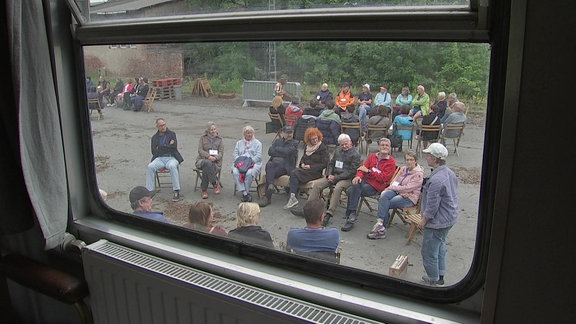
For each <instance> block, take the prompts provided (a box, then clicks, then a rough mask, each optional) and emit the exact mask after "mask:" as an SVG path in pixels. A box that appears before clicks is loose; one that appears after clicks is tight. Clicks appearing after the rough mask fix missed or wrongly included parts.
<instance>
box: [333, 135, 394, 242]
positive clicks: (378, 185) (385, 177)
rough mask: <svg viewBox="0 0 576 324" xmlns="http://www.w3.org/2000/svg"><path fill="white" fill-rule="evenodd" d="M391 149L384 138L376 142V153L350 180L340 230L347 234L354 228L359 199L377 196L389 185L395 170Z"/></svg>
mask: <svg viewBox="0 0 576 324" xmlns="http://www.w3.org/2000/svg"><path fill="white" fill-rule="evenodd" d="M391 150H392V147H391V146H390V140H389V139H388V138H386V137H384V138H381V139H380V140H379V141H378V152H377V153H372V154H370V155H368V157H367V158H366V161H364V164H363V165H361V166H360V167H359V168H358V171H357V172H356V176H355V177H354V178H353V179H352V185H351V186H350V187H348V190H347V191H346V194H347V196H348V203H347V205H346V223H345V224H344V226H342V227H341V230H342V231H344V232H347V231H349V230H351V229H352V227H354V223H356V220H357V219H358V215H357V214H356V210H357V209H358V204H359V203H360V198H361V197H364V196H374V195H376V194H379V193H380V192H381V191H382V190H384V189H385V188H386V187H388V185H389V184H390V180H391V179H392V175H393V174H394V171H395V170H396V161H395V160H394V157H392V155H391V154H390V152H391Z"/></svg>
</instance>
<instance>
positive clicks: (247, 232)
mask: <svg viewBox="0 0 576 324" xmlns="http://www.w3.org/2000/svg"><path fill="white" fill-rule="evenodd" d="M259 220H260V207H258V204H256V203H251V202H242V203H240V204H238V208H237V209H236V228H235V229H233V230H231V231H230V232H228V237H230V238H233V239H236V240H238V241H242V242H246V243H250V244H256V245H261V246H264V247H267V248H271V249H274V242H273V241H272V236H270V233H269V232H268V231H267V230H265V229H263V228H262V227H261V226H260V225H258V222H259Z"/></svg>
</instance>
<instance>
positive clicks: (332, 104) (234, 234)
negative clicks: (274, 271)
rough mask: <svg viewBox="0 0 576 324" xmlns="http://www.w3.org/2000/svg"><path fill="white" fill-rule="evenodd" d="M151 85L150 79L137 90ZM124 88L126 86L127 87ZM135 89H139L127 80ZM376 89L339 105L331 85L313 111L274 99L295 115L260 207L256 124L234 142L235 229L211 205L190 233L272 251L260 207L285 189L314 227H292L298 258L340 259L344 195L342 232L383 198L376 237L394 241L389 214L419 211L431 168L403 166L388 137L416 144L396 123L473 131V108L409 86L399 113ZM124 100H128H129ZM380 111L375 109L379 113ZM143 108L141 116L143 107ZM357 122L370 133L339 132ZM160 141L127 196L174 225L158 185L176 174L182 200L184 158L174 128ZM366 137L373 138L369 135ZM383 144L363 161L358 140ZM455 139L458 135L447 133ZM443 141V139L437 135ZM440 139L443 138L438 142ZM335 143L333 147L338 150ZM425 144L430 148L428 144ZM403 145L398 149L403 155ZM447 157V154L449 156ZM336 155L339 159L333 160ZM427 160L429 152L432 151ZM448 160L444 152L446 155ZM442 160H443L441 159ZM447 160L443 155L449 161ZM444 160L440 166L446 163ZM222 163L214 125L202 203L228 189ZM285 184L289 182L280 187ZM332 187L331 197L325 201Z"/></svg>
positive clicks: (205, 144) (270, 167)
mask: <svg viewBox="0 0 576 324" xmlns="http://www.w3.org/2000/svg"><path fill="white" fill-rule="evenodd" d="M140 81H142V82H144V83H145V82H146V80H145V79H142V80H139V82H140ZM119 82H120V80H119ZM128 85H131V81H128ZM128 89H129V87H124V88H123V89H120V88H119V87H118V88H117V89H116V87H115V89H114V93H116V92H117V93H116V96H118V97H119V96H120V95H121V94H122V93H125V92H127V91H130V90H128ZM369 91H370V86H369V85H368V84H365V85H363V92H362V94H360V95H359V96H358V100H357V103H356V105H355V104H354V100H355V98H354V96H353V95H352V94H351V92H350V86H349V84H347V83H344V84H343V85H342V88H341V89H340V91H339V92H338V93H337V95H336V98H335V99H332V93H331V92H330V91H329V90H328V88H327V85H326V84H324V85H323V86H322V89H321V90H320V91H319V92H318V93H317V94H316V96H315V98H313V99H312V100H311V102H310V107H308V108H305V109H302V108H300V107H299V106H298V102H297V101H296V100H293V101H292V102H291V103H290V104H289V105H288V106H287V107H284V106H283V99H282V98H281V97H280V96H276V97H275V98H274V100H273V102H272V106H271V107H270V111H271V112H272V111H274V112H276V113H280V114H281V115H282V116H283V118H288V117H289V116H295V117H296V119H295V122H293V123H287V122H286V123H281V125H280V126H281V130H280V136H278V137H277V138H275V139H274V141H273V142H272V144H271V145H270V147H269V148H268V151H267V152H268V159H267V162H266V163H265V165H264V174H263V175H264V176H263V178H264V179H265V180H264V182H263V183H261V184H260V185H261V186H262V188H263V191H262V196H261V199H260V201H259V202H258V203H253V202H252V200H253V199H252V196H251V194H250V188H251V187H252V183H253V182H256V183H258V181H259V179H260V176H261V175H260V173H261V171H262V167H263V165H262V164H263V160H264V158H263V156H262V155H263V146H262V143H261V142H260V141H259V140H258V139H256V137H255V134H254V133H255V131H254V128H253V127H252V126H249V125H247V126H244V127H243V129H242V138H241V139H240V140H238V141H237V142H236V144H235V147H234V149H233V153H232V160H233V165H232V166H231V174H232V177H233V180H234V190H235V193H236V192H238V193H240V195H241V198H240V200H241V203H239V204H238V208H237V213H236V221H237V227H236V228H235V229H233V230H230V231H227V230H226V229H224V228H222V227H219V226H214V225H213V224H212V223H213V219H214V211H213V206H212V203H208V202H205V201H204V200H203V201H199V202H196V203H194V204H193V205H192V206H191V207H190V211H189V224H188V225H187V227H189V228H190V229H194V230H198V231H201V232H205V233H211V234H216V235H222V236H228V237H231V238H234V239H237V240H240V241H243V242H245V243H249V244H256V245H260V246H264V247H268V248H274V242H273V239H272V237H271V235H270V233H269V232H268V231H266V230H265V229H263V228H262V227H261V226H260V225H259V217H260V212H261V209H260V208H264V207H266V206H269V205H270V204H271V203H272V196H273V194H274V192H275V191H279V188H278V187H284V188H283V189H284V190H286V192H287V193H288V197H287V198H288V200H287V202H286V203H285V205H284V207H283V208H284V209H289V210H290V211H291V212H292V213H293V214H295V215H299V216H303V217H304V219H305V221H306V226H305V227H303V228H291V229H290V230H289V231H288V235H287V238H286V249H287V250H288V251H292V252H295V253H308V252H330V253H333V252H336V251H337V248H338V244H339V241H340V234H339V231H338V230H337V229H336V228H334V227H328V225H329V224H330V222H331V220H332V219H334V215H335V214H336V209H337V207H338V206H339V205H340V202H341V198H342V193H343V192H345V195H346V198H347V201H346V206H345V207H344V216H345V219H346V220H345V222H344V223H343V224H342V226H341V227H340V230H341V231H344V232H347V231H350V230H352V229H353V227H354V225H355V223H356V222H357V220H358V217H359V213H358V211H359V209H360V205H361V203H362V202H361V200H362V199H363V197H374V198H376V199H378V210H377V220H376V222H375V224H374V226H373V227H372V229H370V230H369V231H368V234H367V237H368V238H369V239H381V238H385V237H386V226H388V220H389V218H390V214H389V213H390V210H391V209H394V208H403V207H410V206H415V205H417V204H419V201H420V196H421V190H422V186H423V183H424V171H423V168H422V167H421V166H420V165H418V161H417V154H416V153H415V152H413V151H410V150H408V151H406V152H405V153H404V158H405V165H404V166H401V167H400V166H397V163H396V160H395V159H394V157H393V156H392V149H393V147H392V143H391V140H390V138H389V136H390V135H392V134H397V135H399V136H401V137H402V139H403V140H407V139H408V138H411V137H412V134H411V133H409V132H411V131H410V130H407V129H396V128H395V126H396V125H411V124H412V123H414V122H416V120H418V119H421V123H422V124H423V125H445V124H453V123H465V122H466V115H465V114H464V110H465V105H464V104H463V103H462V102H460V101H458V99H457V97H456V95H455V94H453V93H452V94H450V95H448V96H446V94H445V93H444V92H440V93H439V94H438V97H437V100H436V101H435V102H434V104H432V105H430V103H429V96H428V94H426V93H425V90H424V87H423V86H421V85H420V86H418V94H417V95H415V96H414V97H412V96H411V95H410V94H409V89H408V88H407V87H404V88H402V94H400V95H398V97H397V98H396V100H395V103H396V105H397V106H399V107H394V108H393V107H391V103H392V98H391V96H390V94H389V93H388V92H387V87H386V86H381V87H380V92H379V93H378V94H377V95H376V97H375V98H374V100H372V96H371V95H369V93H370V92H369ZM123 101H124V102H126V98H124V100H123ZM131 102H132V104H133V105H134V107H137V106H138V105H139V99H137V98H134V100H131ZM373 105H374V107H373ZM135 109H137V108H135ZM346 122H355V123H359V124H360V125H362V128H361V129H358V132H359V133H348V132H345V131H344V130H343V129H341V127H340V125H341V124H342V123H346ZM370 125H377V126H384V129H386V130H391V132H388V131H383V130H378V131H373V132H368V133H366V128H367V126H370ZM156 128H157V131H156V133H155V134H154V135H153V136H152V139H151V153H152V158H151V161H150V163H149V164H148V168H147V172H146V184H145V187H143V186H138V187H135V188H134V189H133V190H132V191H131V192H130V195H129V200H130V204H131V207H132V209H133V211H134V212H133V213H134V214H135V215H138V216H140V217H145V218H149V219H152V220H156V221H161V222H168V221H167V219H166V217H165V216H164V215H163V214H162V213H161V212H155V211H152V198H153V197H154V195H155V194H156V192H157V191H156V189H155V186H156V177H157V173H158V172H161V171H165V172H169V173H170V177H171V180H172V189H173V197H172V201H175V202H176V201H179V200H180V199H181V195H180V182H179V165H180V164H181V163H182V162H183V158H182V155H181V154H180V153H179V151H178V143H177V138H176V133H175V132H174V131H172V130H170V129H168V127H167V123H166V121H165V119H163V118H158V119H156ZM364 133H366V134H364ZM363 135H365V137H366V140H367V141H368V140H370V141H374V142H375V143H377V144H378V150H377V151H376V152H373V153H368V152H367V156H366V158H365V159H364V160H363V159H362V152H359V150H358V147H356V146H355V144H356V143H357V141H358V138H359V137H360V136H363ZM418 135H419V136H422V138H423V139H424V140H425V141H427V140H430V139H431V138H432V137H429V135H428V134H426V133H424V132H423V133H422V134H418ZM446 135H447V137H450V136H449V135H451V134H446ZM433 137H435V136H433ZM435 138H436V137H435ZM299 141H303V143H304V148H303V152H302V155H301V158H300V159H299V160H298V155H299V154H298V144H299ZM330 145H335V146H336V147H335V148H334V150H333V151H330V150H329V147H328V146H330ZM425 146H426V145H425ZM401 148H402V147H401V144H400V147H399V149H398V151H401ZM444 150H445V148H444ZM331 152H332V153H331ZM424 152H426V153H427V151H426V150H424ZM442 152H443V151H442ZM442 154H444V153H442ZM444 155H445V154H444ZM444 155H442V156H441V159H442V158H443V159H445V156H444ZM223 156H224V144H223V140H222V137H220V136H219V134H218V130H217V127H216V124H215V123H214V122H210V123H209V124H208V127H207V128H206V129H205V131H204V134H203V135H202V136H201V137H200V139H199V143H198V155H197V158H196V161H195V165H194V166H195V168H196V170H197V171H198V175H199V177H200V178H201V184H200V187H201V198H202V199H207V198H208V186H209V185H212V188H213V193H214V194H215V195H218V194H219V193H220V191H221V187H220V179H219V178H220V172H221V170H222V167H223V165H222V161H223ZM281 177H287V178H288V180H287V181H285V182H284V183H282V184H279V183H278V179H280V178H281ZM326 189H329V192H328V194H327V196H326V192H325V191H326ZM300 193H305V194H306V195H307V197H306V199H307V201H306V203H305V204H304V207H303V208H296V207H297V206H298V205H299V197H300Z"/></svg>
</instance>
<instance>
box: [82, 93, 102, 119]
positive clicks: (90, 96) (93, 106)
mask: <svg viewBox="0 0 576 324" xmlns="http://www.w3.org/2000/svg"><path fill="white" fill-rule="evenodd" d="M86 97H87V98H88V99H98V102H99V103H100V104H96V103H90V102H89V103H88V109H96V110H98V116H99V117H98V119H102V118H104V114H103V113H102V99H101V98H100V95H99V94H98V89H97V88H96V87H95V86H92V88H90V89H88V93H87V94H86Z"/></svg>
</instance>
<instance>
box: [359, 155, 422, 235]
mask: <svg viewBox="0 0 576 324" xmlns="http://www.w3.org/2000/svg"><path fill="white" fill-rule="evenodd" d="M404 159H405V160H406V165H405V166H403V167H401V168H400V170H399V171H398V173H397V174H396V177H394V179H393V180H392V182H391V183H390V186H388V188H386V189H385V190H384V191H382V193H381V194H380V199H378V212H377V216H378V220H377V221H376V224H374V227H372V230H371V231H370V233H368V238H369V239H372V240H375V239H383V238H385V237H386V226H387V224H388V219H389V217H390V215H389V212H390V209H393V208H402V207H411V206H414V205H416V204H417V203H418V200H419V199H420V192H421V189H422V182H423V179H424V169H422V167H421V166H420V165H419V164H418V158H417V156H416V153H415V152H413V151H407V152H406V153H404Z"/></svg>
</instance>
